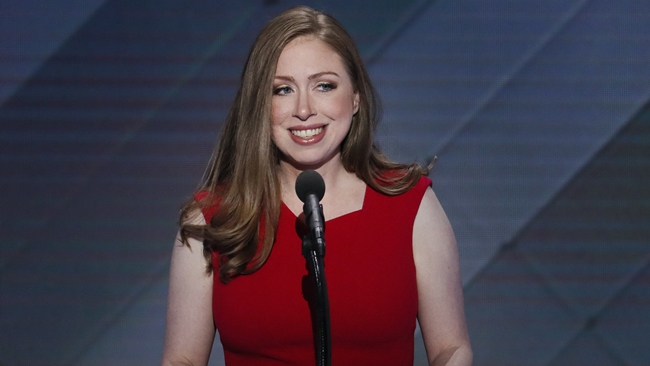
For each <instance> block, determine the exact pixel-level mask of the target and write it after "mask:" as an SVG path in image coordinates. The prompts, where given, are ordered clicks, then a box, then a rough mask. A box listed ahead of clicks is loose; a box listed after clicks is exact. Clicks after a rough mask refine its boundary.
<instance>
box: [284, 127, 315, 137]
mask: <svg viewBox="0 0 650 366" xmlns="http://www.w3.org/2000/svg"><path fill="white" fill-rule="evenodd" d="M290 131H291V134H293V135H294V136H296V137H300V138H301V139H310V138H312V137H314V136H316V135H318V134H320V133H321V132H323V127H319V128H310V129H308V130H290Z"/></svg>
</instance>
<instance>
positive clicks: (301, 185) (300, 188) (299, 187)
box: [296, 170, 325, 202]
mask: <svg viewBox="0 0 650 366" xmlns="http://www.w3.org/2000/svg"><path fill="white" fill-rule="evenodd" d="M310 193H313V194H315V195H316V196H317V197H318V200H319V201H320V200H322V199H323V196H324V195H325V181H324V180H323V177H321V175H320V174H318V172H317V171H315V170H305V171H304V172H302V173H300V175H298V178H297V179H296V194H297V195H298V198H300V200H301V201H302V202H305V200H306V199H307V195H308V194H310Z"/></svg>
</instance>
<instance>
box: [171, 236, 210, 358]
mask: <svg viewBox="0 0 650 366" xmlns="http://www.w3.org/2000/svg"><path fill="white" fill-rule="evenodd" d="M205 266H206V261H205V258H204V257H203V243H202V242H200V241H199V240H197V239H192V238H190V239H189V240H188V245H183V244H182V243H181V240H180V237H179V236H177V237H176V242H175V243H174V249H173V251H172V258H171V265H170V271H169V297H168V301H167V324H166V329H165V344H164V347H163V356H162V365H163V366H177V365H179V366H180V365H194V366H198V365H206V364H207V363H208V358H209V357H210V351H211V349H212V342H213V341H214V335H215V328H214V322H213V320H212V274H208V273H206V271H205Z"/></svg>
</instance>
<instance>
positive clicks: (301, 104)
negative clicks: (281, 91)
mask: <svg viewBox="0 0 650 366" xmlns="http://www.w3.org/2000/svg"><path fill="white" fill-rule="evenodd" d="M314 114H316V113H315V110H314V108H313V106H312V101H311V100H310V97H309V94H308V93H299V94H298V100H297V101H296V108H295V110H294V112H293V116H294V117H296V118H298V119H300V120H301V121H306V120H307V119H308V118H309V117H311V116H313V115H314Z"/></svg>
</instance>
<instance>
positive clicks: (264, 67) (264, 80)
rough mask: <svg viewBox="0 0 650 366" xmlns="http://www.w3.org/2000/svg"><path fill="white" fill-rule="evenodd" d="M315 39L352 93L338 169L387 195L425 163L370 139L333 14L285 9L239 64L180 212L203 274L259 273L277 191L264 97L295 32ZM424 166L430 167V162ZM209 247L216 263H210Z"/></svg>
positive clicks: (404, 186)
mask: <svg viewBox="0 0 650 366" xmlns="http://www.w3.org/2000/svg"><path fill="white" fill-rule="evenodd" d="M304 36H309V37H315V38H317V39H319V40H321V41H323V42H325V43H326V44H328V45H329V46H330V47H331V48H332V49H333V50H334V51H335V52H337V53H338V54H339V55H340V57H341V59H342V60H343V62H344V64H345V67H346V69H347V72H348V74H349V76H350V79H351V80H352V84H353V87H354V88H355V91H356V92H358V93H359V111H358V112H357V113H356V114H355V115H354V117H353V119H352V124H351V127H350V131H349V133H348V135H347V136H346V138H345V139H344V140H343V142H342V144H341V160H342V163H343V166H344V167H345V169H346V170H347V171H349V172H352V173H354V174H356V175H357V177H359V178H360V179H361V180H363V181H364V182H365V183H366V184H367V185H369V186H370V187H371V188H373V189H375V190H377V191H379V192H381V193H383V194H387V195H397V194H400V193H403V192H405V191H407V190H408V189H410V188H411V187H412V186H413V185H414V184H415V183H416V182H417V180H418V178H419V177H420V176H422V175H427V174H428V168H425V167H422V166H420V165H419V164H399V163H394V162H392V161H390V160H389V159H388V158H386V156H384V154H382V153H381V151H380V150H379V149H378V148H377V146H376V145H375V144H374V143H373V135H374V132H375V129H376V127H377V123H378V121H379V118H380V114H381V107H380V102H379V98H378V96H377V94H376V92H375V90H374V88H373V86H372V84H371V82H370V78H369V77H368V73H367V71H366V68H365V66H364V63H363V60H362V58H361V55H360V54H359V51H358V50H357V48H356V46H355V44H354V42H353V41H352V38H351V37H350V36H349V35H348V33H347V32H346V31H345V29H344V28H343V26H342V25H341V24H340V23H339V22H338V21H336V20H335V19H334V18H333V17H331V16H329V15H327V14H325V13H322V12H320V11H316V10H314V9H311V8H309V7H305V6H299V7H294V8H291V9H288V10H286V11H284V12H283V13H281V14H280V15H278V16H277V17H275V18H273V19H272V20H271V21H269V22H268V23H267V24H266V26H265V27H264V28H263V29H262V31H261V32H260V34H259V35H258V37H257V39H256V41H255V43H254V44H253V47H252V49H251V51H250V54H249V56H248V59H247V61H246V64H245V67H244V71H243V73H242V76H241V81H240V86H239V91H238V92H237V95H236V97H235V100H234V102H233V104H232V106H231V109H230V112H229V114H228V117H227V119H226V121H225V125H224V130H223V132H222V134H221V138H220V141H219V144H218V145H217V146H216V148H215V151H214V152H213V154H212V158H211V159H210V162H209V164H208V167H207V169H206V172H205V174H204V177H203V180H202V182H201V185H200V188H199V190H200V191H203V192H205V193H207V195H208V197H207V198H204V199H201V200H192V201H189V202H188V203H187V204H185V205H184V207H183V208H182V211H181V218H180V232H181V238H182V240H183V242H184V243H187V238H188V237H195V238H198V239H201V240H202V241H203V246H204V248H203V254H204V256H205V257H206V260H207V261H208V267H207V268H208V269H207V270H208V271H212V270H213V268H218V270H219V277H220V280H221V281H222V282H224V283H227V282H229V281H230V280H231V279H233V278H235V277H237V276H239V275H242V274H249V273H252V272H255V271H256V270H258V269H259V268H260V267H261V266H262V265H263V264H264V262H265V261H266V260H267V258H268V257H269V254H270V252H271V249H272V247H273V242H274V241H275V234H276V230H277V225H278V220H279V215H280V205H281V194H280V183H279V178H278V175H277V168H278V164H279V159H280V153H279V151H278V149H277V148H276V147H275V145H274V144H273V142H272V138H271V97H272V91H273V79H274V77H275V70H276V66H277V61H278V58H279V57H280V53H281V52H282V50H283V49H284V47H285V46H286V45H287V44H288V43H289V42H291V41H292V40H294V39H296V38H298V37H304ZM429 168H430V167H429ZM209 206H216V207H217V208H216V211H215V213H214V215H213V216H212V219H211V221H210V222H208V223H207V224H206V225H195V224H192V223H191V220H190V217H192V215H191V214H192V213H196V212H197V211H199V210H203V209H206V208H207V207H209ZM213 252H216V253H218V258H219V263H211V257H212V256H211V255H212V253H213Z"/></svg>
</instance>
